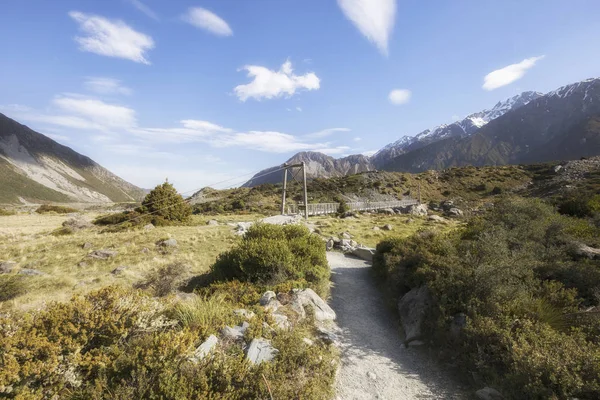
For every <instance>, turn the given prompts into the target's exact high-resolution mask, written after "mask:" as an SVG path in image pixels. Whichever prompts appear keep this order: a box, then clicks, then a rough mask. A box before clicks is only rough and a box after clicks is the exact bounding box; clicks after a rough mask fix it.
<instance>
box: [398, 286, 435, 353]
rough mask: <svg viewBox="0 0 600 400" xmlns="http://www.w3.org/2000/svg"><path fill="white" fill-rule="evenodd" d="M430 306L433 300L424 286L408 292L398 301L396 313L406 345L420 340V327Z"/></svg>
mask: <svg viewBox="0 0 600 400" xmlns="http://www.w3.org/2000/svg"><path fill="white" fill-rule="evenodd" d="M432 305H433V299H432V298H431V294H430V293H429V289H427V286H425V285H423V286H421V287H419V288H415V289H412V290H410V291H409V292H408V293H406V294H405V295H404V296H402V298H401V299H400V301H398V313H399V314H400V322H401V323H402V327H403V328H404V335H405V338H404V343H405V344H406V345H408V344H409V343H410V342H412V341H413V340H418V339H420V338H421V336H422V332H421V327H422V324H423V321H424V320H425V316H426V314H427V311H428V310H429V309H430V307H431V306H432Z"/></svg>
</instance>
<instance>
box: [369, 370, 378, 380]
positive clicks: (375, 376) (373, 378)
mask: <svg viewBox="0 0 600 400" xmlns="http://www.w3.org/2000/svg"><path fill="white" fill-rule="evenodd" d="M367 377H368V378H369V379H371V380H373V381H376V380H377V375H376V374H375V372H371V371H369V372H367Z"/></svg>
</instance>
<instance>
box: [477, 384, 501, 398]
mask: <svg viewBox="0 0 600 400" xmlns="http://www.w3.org/2000/svg"><path fill="white" fill-rule="evenodd" d="M475 395H476V396H477V398H478V399H480V400H502V399H503V398H504V397H502V395H501V394H500V392H498V391H497V390H496V389H493V388H491V387H485V388H483V389H479V390H478V391H476V392H475Z"/></svg>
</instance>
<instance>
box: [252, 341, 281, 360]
mask: <svg viewBox="0 0 600 400" xmlns="http://www.w3.org/2000/svg"><path fill="white" fill-rule="evenodd" d="M277 353H279V350H277V349H276V348H274V347H273V346H272V345H271V342H270V341H268V340H266V339H263V338H258V339H252V341H251V342H250V345H249V346H248V348H247V349H246V359H247V360H248V361H250V363H252V364H255V365H256V364H260V363H263V362H265V361H267V362H268V361H272V360H273V359H274V358H275V356H276V355H277Z"/></svg>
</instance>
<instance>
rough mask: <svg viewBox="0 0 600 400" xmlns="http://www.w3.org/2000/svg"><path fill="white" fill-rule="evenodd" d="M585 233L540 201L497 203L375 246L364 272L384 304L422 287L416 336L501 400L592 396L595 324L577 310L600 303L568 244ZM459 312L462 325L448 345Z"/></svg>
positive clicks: (592, 277) (599, 378)
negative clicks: (449, 224) (377, 283)
mask: <svg viewBox="0 0 600 400" xmlns="http://www.w3.org/2000/svg"><path fill="white" fill-rule="evenodd" d="M584 226H585V229H584ZM594 229H596V230H594ZM588 231H590V232H594V233H593V234H589V233H588ZM594 236H596V237H597V236H598V230H597V228H594V227H593V226H592V225H591V224H590V223H589V222H587V221H584V220H577V219H574V218H571V217H565V216H562V215H559V214H557V213H556V212H555V211H554V209H553V208H552V207H551V206H550V205H547V204H545V203H543V202H541V201H538V200H532V199H519V198H513V199H510V198H504V199H501V200H500V201H499V202H498V203H497V204H496V205H495V207H494V208H493V209H492V210H490V211H488V212H487V213H486V214H484V215H483V216H481V217H478V218H474V219H472V220H471V221H470V222H469V223H468V225H467V226H465V227H463V228H460V229H459V230H456V231H454V232H451V233H448V234H445V235H440V234H433V233H429V232H419V233H417V234H416V235H414V236H413V237H410V238H408V239H406V240H401V239H388V240H385V241H383V242H381V243H380V244H379V245H378V246H377V252H376V254H375V257H374V265H373V269H374V272H375V273H376V275H377V276H378V277H379V278H380V279H381V281H382V283H381V284H382V285H383V287H384V288H385V291H384V292H385V293H386V294H387V295H388V296H389V298H390V299H391V300H392V301H394V302H395V301H397V299H398V298H400V297H401V296H402V295H403V294H405V293H406V292H407V291H408V290H410V289H412V288H415V287H419V286H421V285H427V287H428V288H429V291H430V292H431V294H432V296H433V297H434V300H435V306H434V307H433V308H432V309H431V310H430V311H429V315H428V318H426V323H425V326H424V329H425V331H426V336H428V337H429V338H430V339H431V340H432V341H433V342H434V343H436V344H437V345H438V346H440V347H441V348H442V349H443V353H444V354H446V355H448V356H451V357H453V358H454V359H456V360H457V362H459V363H460V364H461V366H462V367H463V369H465V370H477V371H478V373H479V374H480V375H481V376H482V377H483V378H484V379H485V380H487V381H489V382H492V383H494V384H499V385H501V386H502V387H501V388H500V389H502V390H501V391H502V392H503V394H505V395H506V396H508V397H509V398H514V399H521V398H532V399H538V398H539V399H548V398H560V399H562V398H565V399H566V398H572V397H577V398H581V399H593V398H598V397H599V396H600V362H599V360H600V342H599V336H600V335H599V333H598V332H599V331H598V329H597V328H598V327H600V320H599V319H598V316H597V315H596V314H590V313H586V312H585V310H586V309H587V308H588V307H596V306H598V305H600V304H599V302H600V297H599V296H598V294H600V261H599V260H581V259H579V258H578V257H576V256H575V253H574V252H573V246H574V243H576V242H586V241H589V240H593V237H594ZM459 313H464V314H465V315H466V316H467V325H466V327H465V328H464V329H463V331H462V333H461V335H460V336H459V337H458V338H457V337H456V336H455V335H452V334H451V333H450V331H451V322H452V321H453V319H454V316H455V315H457V314H459ZM496 382H497V383H496Z"/></svg>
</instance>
